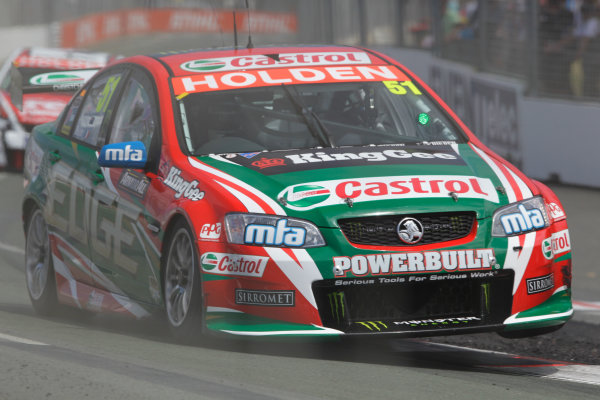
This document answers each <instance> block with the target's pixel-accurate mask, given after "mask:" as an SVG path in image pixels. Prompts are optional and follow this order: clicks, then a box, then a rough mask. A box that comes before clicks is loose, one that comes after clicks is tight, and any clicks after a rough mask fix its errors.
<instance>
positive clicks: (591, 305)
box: [573, 300, 600, 312]
mask: <svg viewBox="0 0 600 400" xmlns="http://www.w3.org/2000/svg"><path fill="white" fill-rule="evenodd" d="M573 308H574V309H575V310H576V311H598V312H600V302H599V301H579V300H573Z"/></svg>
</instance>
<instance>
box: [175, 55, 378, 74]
mask: <svg viewBox="0 0 600 400" xmlns="http://www.w3.org/2000/svg"><path fill="white" fill-rule="evenodd" d="M353 64H358V65H361V64H363V65H364V64H371V59H370V58H369V55H368V54H367V53H365V52H326V53H281V54H277V55H273V56H271V57H269V56H267V55H262V54H257V55H247V56H237V57H223V58H219V59H214V60H192V61H187V62H185V63H183V64H181V65H180V67H181V69H182V70H184V71H190V72H209V71H215V70H219V71H240V70H246V69H264V68H279V67H284V66H285V67H303V66H317V65H353Z"/></svg>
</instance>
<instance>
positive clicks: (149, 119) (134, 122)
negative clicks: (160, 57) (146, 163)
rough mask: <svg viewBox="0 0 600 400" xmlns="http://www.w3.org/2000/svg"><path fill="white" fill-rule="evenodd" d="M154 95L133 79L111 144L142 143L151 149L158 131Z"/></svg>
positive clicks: (125, 94) (116, 122)
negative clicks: (153, 138) (155, 133)
mask: <svg viewBox="0 0 600 400" xmlns="http://www.w3.org/2000/svg"><path fill="white" fill-rule="evenodd" d="M154 110H155V108H154V101H153V97H152V93H151V92H150V93H149V91H148V90H147V89H146V87H145V86H144V85H143V84H142V83H141V82H140V80H138V79H137V77H132V78H131V79H130V80H129V82H128V83H127V85H126V87H125V90H124V91H123V97H122V99H121V102H120V103H119V106H118V108H117V111H116V115H115V119H114V123H113V126H112V130H111V134H110V139H109V142H110V143H119V142H131V141H140V142H142V143H144V145H145V146H146V149H150V145H151V143H152V137H153V136H154V132H155V130H156V125H157V121H156V115H155V111H154Z"/></svg>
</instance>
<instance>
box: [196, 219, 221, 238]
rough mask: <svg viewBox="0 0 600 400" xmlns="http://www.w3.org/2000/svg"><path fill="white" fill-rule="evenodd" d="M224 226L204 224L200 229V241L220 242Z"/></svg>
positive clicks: (218, 223)
mask: <svg viewBox="0 0 600 400" xmlns="http://www.w3.org/2000/svg"><path fill="white" fill-rule="evenodd" d="M221 228H222V225H221V223H220V222H217V223H216V224H204V225H202V229H200V239H206V240H218V239H219V238H220V237H221Z"/></svg>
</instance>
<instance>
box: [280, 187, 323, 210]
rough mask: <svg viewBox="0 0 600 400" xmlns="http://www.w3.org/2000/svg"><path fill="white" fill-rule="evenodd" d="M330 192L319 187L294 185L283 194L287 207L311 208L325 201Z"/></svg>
mask: <svg viewBox="0 0 600 400" xmlns="http://www.w3.org/2000/svg"><path fill="white" fill-rule="evenodd" d="M330 195H331V191H330V190H329V189H327V188H326V187H323V186H320V185H296V186H293V187H292V188H290V189H289V190H285V191H284V192H283V198H284V199H285V201H286V202H287V204H288V205H290V206H293V207H298V208H307V207H308V208H312V206H315V205H317V204H319V203H322V202H324V201H326V200H327V199H328V198H329V196H330Z"/></svg>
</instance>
